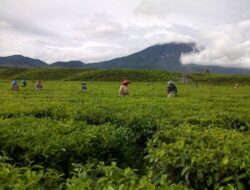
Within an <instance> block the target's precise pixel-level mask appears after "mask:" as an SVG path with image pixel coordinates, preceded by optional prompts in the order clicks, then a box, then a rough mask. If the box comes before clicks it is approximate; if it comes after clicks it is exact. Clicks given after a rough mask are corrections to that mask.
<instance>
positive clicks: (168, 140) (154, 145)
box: [147, 125, 250, 189]
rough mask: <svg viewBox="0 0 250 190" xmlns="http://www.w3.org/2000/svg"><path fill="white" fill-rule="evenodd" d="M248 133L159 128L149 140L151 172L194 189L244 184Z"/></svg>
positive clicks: (249, 165) (249, 155)
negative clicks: (245, 134) (246, 134)
mask: <svg viewBox="0 0 250 190" xmlns="http://www.w3.org/2000/svg"><path fill="white" fill-rule="evenodd" d="M248 150H250V142H249V137H246V136H244V135H242V134H241V133H239V132H236V131H233V130H225V129H220V128H215V127H213V128H200V127H193V126H189V125H187V126H182V127H178V128H168V129H165V130H164V129H163V130H159V131H158V133H157V134H156V135H155V136H154V138H153V139H152V140H151V141H150V142H149V154H148V156H147V159H148V161H149V162H150V164H151V168H152V170H153V171H154V173H155V175H159V174H160V175H162V174H165V175H167V176H168V177H169V178H170V179H172V180H174V181H183V182H184V183H186V185H188V186H191V187H193V188H195V189H204V188H205V187H213V188H214V189H218V188H221V187H226V186H228V185H229V184H230V185H231V186H232V187H234V188H236V187H237V185H238V184H241V186H245V187H247V185H248V181H249V171H250V170H249V168H250V160H249V158H250V152H249V151H248Z"/></svg>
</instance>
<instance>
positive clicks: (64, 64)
mask: <svg viewBox="0 0 250 190" xmlns="http://www.w3.org/2000/svg"><path fill="white" fill-rule="evenodd" d="M50 67H65V68H74V69H80V68H84V67H85V64H84V63H83V62H81V61H68V62H63V61H59V62H55V63H53V64H51V65H50Z"/></svg>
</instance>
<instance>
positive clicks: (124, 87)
mask: <svg viewBox="0 0 250 190" xmlns="http://www.w3.org/2000/svg"><path fill="white" fill-rule="evenodd" d="M129 83H130V82H129V81H128V80H123V82H122V84H121V86H120V89H119V95H120V96H127V95H128V94H129V93H128V84H129Z"/></svg>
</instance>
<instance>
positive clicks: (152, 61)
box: [87, 43, 196, 71]
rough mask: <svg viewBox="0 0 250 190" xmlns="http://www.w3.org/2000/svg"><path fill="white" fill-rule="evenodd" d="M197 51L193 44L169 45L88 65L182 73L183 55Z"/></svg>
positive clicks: (157, 46) (156, 46)
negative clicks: (181, 58) (181, 60)
mask: <svg viewBox="0 0 250 190" xmlns="http://www.w3.org/2000/svg"><path fill="white" fill-rule="evenodd" d="M193 51H196V49H195V44H193V43H169V44H162V45H155V46H151V47H149V48H147V49H145V50H142V51H140V52H137V53H134V54H132V55H129V56H126V57H121V58H116V59H112V60H110V61H104V62H99V63H92V64H88V65H87V66H88V67H91V68H101V69H158V70H169V71H181V70H182V68H183V66H182V64H181V62H180V57H181V54H183V53H190V52H193Z"/></svg>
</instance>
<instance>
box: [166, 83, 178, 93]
mask: <svg viewBox="0 0 250 190" xmlns="http://www.w3.org/2000/svg"><path fill="white" fill-rule="evenodd" d="M167 84H168V86H167V93H168V97H175V96H176V94H177V88H176V86H175V84H174V82H173V81H171V80H170V81H168V83H167Z"/></svg>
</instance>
